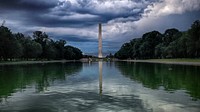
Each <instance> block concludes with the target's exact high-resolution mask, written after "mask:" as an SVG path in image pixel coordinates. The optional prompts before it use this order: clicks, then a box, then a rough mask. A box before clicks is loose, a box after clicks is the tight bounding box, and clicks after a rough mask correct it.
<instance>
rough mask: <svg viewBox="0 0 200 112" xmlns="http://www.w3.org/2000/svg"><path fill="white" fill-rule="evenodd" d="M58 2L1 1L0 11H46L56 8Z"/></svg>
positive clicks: (33, 0)
mask: <svg viewBox="0 0 200 112" xmlns="http://www.w3.org/2000/svg"><path fill="white" fill-rule="evenodd" d="M57 2H58V1H57V0H0V9H1V10H23V11H44V10H48V9H50V8H53V7H55V6H56V5H57Z"/></svg>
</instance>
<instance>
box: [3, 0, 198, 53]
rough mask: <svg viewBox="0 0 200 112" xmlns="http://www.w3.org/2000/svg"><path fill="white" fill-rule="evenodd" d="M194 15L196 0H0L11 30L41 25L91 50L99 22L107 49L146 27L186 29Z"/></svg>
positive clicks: (27, 31)
mask: <svg viewBox="0 0 200 112" xmlns="http://www.w3.org/2000/svg"><path fill="white" fill-rule="evenodd" d="M197 19H200V0H0V22H2V21H3V20H6V23H5V26H7V27H9V28H10V29H11V30H12V32H21V33H25V34H27V35H32V32H33V31H36V30H40V31H44V32H46V33H47V34H48V35H49V36H50V37H51V38H53V39H65V40H66V41H67V43H68V44H70V45H73V46H75V47H78V48H80V49H81V50H82V51H83V52H84V53H85V54H95V55H97V51H98V48H97V46H98V41H97V39H98V37H97V36H98V23H99V22H101V23H103V53H104V55H106V54H108V53H110V52H111V53H114V52H116V51H117V50H118V49H119V48H120V47H121V45H122V44H123V43H124V42H129V41H130V39H133V38H138V37H141V36H142V34H143V33H145V32H148V31H153V30H158V31H160V32H161V33H163V32H164V31H165V30H166V29H168V28H177V29H179V30H181V31H184V30H187V29H188V28H190V26H191V24H192V23H193V22H194V21H195V20H197Z"/></svg>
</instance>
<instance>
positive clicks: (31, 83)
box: [0, 62, 200, 112]
mask: <svg viewBox="0 0 200 112" xmlns="http://www.w3.org/2000/svg"><path fill="white" fill-rule="evenodd" d="M0 112H200V67H197V66H183V65H165V64H149V63H127V62H92V63H78V62H73V63H57V64H33V65H18V66H0Z"/></svg>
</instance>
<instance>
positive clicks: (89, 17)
mask: <svg viewBox="0 0 200 112" xmlns="http://www.w3.org/2000/svg"><path fill="white" fill-rule="evenodd" d="M97 1H98V3H94V2H93V1H92V0H77V3H76V4H75V3H72V2H70V1H63V2H60V1H58V0H0V9H1V11H0V13H1V15H2V19H3V18H4V19H7V18H8V19H10V20H15V21H19V22H21V24H24V25H28V26H44V27H83V26H91V25H94V24H97V23H99V22H102V23H107V22H108V21H110V20H113V19H115V18H129V17H134V19H131V20H130V19H127V20H125V21H123V22H126V21H135V20H138V19H139V18H140V17H141V13H143V11H144V9H145V8H146V6H147V5H148V4H145V5H139V6H137V5H136V6H134V7H125V6H122V7H111V10H110V9H109V6H105V5H106V4H104V3H105V2H106V1H105V0H97ZM135 2H137V4H140V3H141V4H142V1H138V0H136V1H134V3H135ZM113 3H114V2H113ZM130 3H132V2H130ZM97 7H98V8H99V10H98V8H97ZM106 8H107V9H106ZM113 8H116V11H115V10H114V9H113ZM117 8H120V9H117ZM112 10H113V11H112ZM117 10H119V12H117ZM12 13H13V14H12ZM14 13H15V14H14ZM16 14H17V15H18V17H16Z"/></svg>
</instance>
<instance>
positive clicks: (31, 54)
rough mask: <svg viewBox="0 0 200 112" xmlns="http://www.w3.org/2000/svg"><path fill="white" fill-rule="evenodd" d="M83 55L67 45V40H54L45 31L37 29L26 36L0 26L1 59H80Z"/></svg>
mask: <svg viewBox="0 0 200 112" xmlns="http://www.w3.org/2000/svg"><path fill="white" fill-rule="evenodd" d="M82 56H83V55H82V51H81V50H80V49H78V48H76V47H73V46H69V45H66V41H65V40H57V41H54V40H52V39H51V38H49V36H48V35H47V34H46V33H45V32H42V31H35V32H33V35H32V36H25V35H24V34H22V33H16V34H14V33H12V32H11V30H10V29H9V28H7V27H5V26H0V60H5V61H6V60H13V59H20V60H29V59H36V60H52V59H53V60H55V59H56V60H61V59H66V60H74V59H76V60H78V59H81V58H82Z"/></svg>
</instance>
